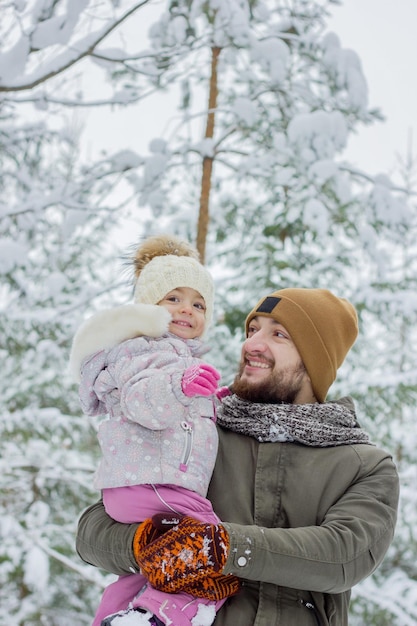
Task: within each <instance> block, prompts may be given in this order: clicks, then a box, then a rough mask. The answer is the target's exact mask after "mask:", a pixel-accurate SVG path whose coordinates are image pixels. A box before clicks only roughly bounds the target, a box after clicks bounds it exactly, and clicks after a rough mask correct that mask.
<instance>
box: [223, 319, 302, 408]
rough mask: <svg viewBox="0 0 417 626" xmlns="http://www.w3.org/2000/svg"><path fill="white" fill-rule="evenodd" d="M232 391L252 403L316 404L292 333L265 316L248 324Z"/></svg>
mask: <svg viewBox="0 0 417 626" xmlns="http://www.w3.org/2000/svg"><path fill="white" fill-rule="evenodd" d="M233 392H234V393H235V394H236V395H238V396H239V397H241V398H243V399H245V400H250V401H252V402H264V403H268V402H269V403H278V402H285V403H289V404H297V403H303V402H314V396H313V393H312V390H311V383H310V379H309V377H308V374H307V372H306V369H305V367H304V364H303V362H302V360H301V357H300V354H299V352H298V350H297V348H296V347H295V345H294V342H293V341H292V339H291V337H290V335H289V333H288V332H287V331H286V329H285V328H284V327H283V326H282V325H281V324H278V322H275V321H274V320H273V319H271V318H268V317H263V316H258V317H255V318H254V319H253V320H252V321H251V322H250V325H249V329H248V337H247V339H246V341H245V342H244V344H243V346H242V355H241V362H240V367H239V373H238V374H237V376H236V378H235V381H234V383H233Z"/></svg>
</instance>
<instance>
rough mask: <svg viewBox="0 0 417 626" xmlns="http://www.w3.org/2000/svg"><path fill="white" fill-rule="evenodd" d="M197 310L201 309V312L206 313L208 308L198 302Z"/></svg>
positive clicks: (196, 304)
mask: <svg viewBox="0 0 417 626" xmlns="http://www.w3.org/2000/svg"><path fill="white" fill-rule="evenodd" d="M194 306H195V308H196V309H199V310H200V311H205V310H206V306H205V305H204V304H202V303H201V302H196V303H195V304H194Z"/></svg>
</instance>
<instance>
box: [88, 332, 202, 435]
mask: <svg viewBox="0 0 417 626" xmlns="http://www.w3.org/2000/svg"><path fill="white" fill-rule="evenodd" d="M141 342H142V343H143V344H145V343H146V340H145V339H142V338H136V339H133V340H131V341H127V342H124V343H123V344H121V345H120V346H118V347H117V348H114V349H113V350H112V351H111V352H110V354H109V355H108V363H107V367H106V368H103V369H102V370H101V371H100V373H99V375H98V376H97V378H96V380H95V381H94V384H93V395H94V396H96V397H97V398H98V399H99V400H100V402H101V403H104V402H105V399H106V396H108V397H110V396H111V395H112V394H117V395H118V400H119V401H120V408H121V411H122V414H123V415H124V416H125V417H126V418H127V419H129V420H131V421H134V422H137V423H140V424H141V425H142V426H145V427H146V428H150V429H152V430H159V429H163V428H166V427H167V426H168V425H169V424H170V423H171V422H172V414H173V407H175V410H176V411H177V413H178V414H179V415H181V414H182V412H183V411H184V407H187V408H188V407H190V405H192V403H193V398H187V397H186V396H185V395H184V394H183V393H182V389H181V379H182V375H183V371H184V369H185V367H186V365H187V363H186V360H185V359H179V358H178V357H176V356H175V355H173V354H169V353H167V352H166V351H160V350H158V349H156V350H152V349H148V350H137V344H138V343H141ZM110 402H111V400H110Z"/></svg>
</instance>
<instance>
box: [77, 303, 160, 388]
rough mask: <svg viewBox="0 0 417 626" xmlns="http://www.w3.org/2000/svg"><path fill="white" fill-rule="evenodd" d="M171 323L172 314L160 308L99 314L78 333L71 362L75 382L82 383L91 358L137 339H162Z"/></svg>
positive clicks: (128, 308) (121, 309) (125, 308)
mask: <svg viewBox="0 0 417 626" xmlns="http://www.w3.org/2000/svg"><path fill="white" fill-rule="evenodd" d="M170 321H171V315H170V313H169V312H168V311H167V310H166V309H164V308H163V307H162V306H158V305H156V304H126V305H124V306H119V307H115V308H114V309H107V310H105V311H100V312H99V313H96V314H95V315H93V316H92V317H90V318H89V319H87V320H86V321H85V322H84V323H83V324H82V325H81V326H80V328H79V329H78V330H77V332H76V333H75V336H74V339H73V342H72V347H71V353H70V360H69V369H70V374H71V377H72V379H73V380H74V381H75V382H80V368H81V363H82V362H83V360H84V359H85V358H86V357H87V356H89V355H91V354H94V353H95V352H98V351H99V350H104V349H108V348H113V347H114V346H116V345H117V344H119V343H121V342H122V341H126V340H127V339H133V337H140V336H141V335H146V336H148V337H160V336H161V335H163V334H164V333H166V332H167V330H168V326H169V322H170Z"/></svg>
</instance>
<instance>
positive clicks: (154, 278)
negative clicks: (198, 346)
mask: <svg viewBox="0 0 417 626" xmlns="http://www.w3.org/2000/svg"><path fill="white" fill-rule="evenodd" d="M148 241H151V242H152V244H154V242H155V241H156V242H157V243H158V244H159V242H160V241H162V242H163V243H164V244H165V243H166V241H169V243H170V244H171V248H170V249H169V250H170V251H171V252H174V254H167V253H166V251H164V246H161V249H160V251H159V255H155V256H153V258H151V260H149V261H147V262H146V264H145V265H144V266H142V267H141V268H140V271H139V272H136V274H137V280H136V286H135V303H143V304H158V302H160V301H161V300H162V299H163V298H164V296H166V294H167V293H169V292H170V291H172V290H173V289H177V288H178V287H190V288H191V289H195V291H198V293H199V294H200V295H201V296H202V297H203V298H204V302H205V304H206V312H205V318H206V329H207V327H208V326H209V325H210V323H211V321H212V318H213V299H214V285H213V279H212V277H211V275H210V274H209V272H208V271H207V270H206V268H205V267H204V266H203V265H202V264H201V263H199V261H198V260H197V259H196V258H193V257H191V256H178V255H177V254H175V251H176V250H174V249H173V247H172V241H177V240H175V239H174V238H172V237H170V238H168V237H167V238H166V241H165V237H159V238H156V237H155V238H152V239H151V240H148ZM148 241H147V242H145V245H147V243H148ZM145 245H144V246H143V247H141V248H139V249H138V251H137V252H136V258H135V263H136V262H137V261H138V260H139V263H141V262H142V250H143V249H144V248H145ZM187 246H189V244H187ZM179 254H180V255H184V254H187V253H184V252H183V251H181V252H179Z"/></svg>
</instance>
